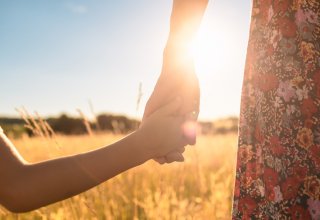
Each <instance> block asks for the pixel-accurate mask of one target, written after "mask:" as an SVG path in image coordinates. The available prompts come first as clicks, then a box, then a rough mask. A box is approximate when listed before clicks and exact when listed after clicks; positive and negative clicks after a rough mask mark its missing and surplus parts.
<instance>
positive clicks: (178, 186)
mask: <svg viewBox="0 0 320 220" xmlns="http://www.w3.org/2000/svg"><path fill="white" fill-rule="evenodd" d="M121 137H122V136H121V135H114V134H96V135H93V136H89V135H83V136H59V135H58V136H56V137H55V138H54V139H48V138H44V137H33V138H30V137H23V138H20V139H17V140H13V142H14V144H15V145H16V146H17V148H18V150H19V152H20V153H21V154H22V155H23V157H24V158H25V159H26V160H27V161H30V162H37V161H41V160H46V159H49V158H55V157H58V156H63V155H70V154H75V153H80V152H84V151H87V150H90V149H94V148H97V147H101V146H104V145H107V144H110V143H112V142H114V141H116V140H118V139H120V138H121ZM236 143H237V135H236V134H232V133H230V134H226V135H208V136H200V137H199V138H198V140H197V145H196V146H189V147H187V149H186V152H185V153H184V155H185V159H186V160H185V162H184V163H173V164H169V165H158V164H157V163H155V162H153V161H148V162H147V163H145V164H144V165H142V166H139V167H136V168H133V169H131V170H129V171H127V172H125V173H122V174H120V175H118V176H116V177H115V178H113V179H110V180H109V181H107V182H105V183H103V184H101V185H100V186H98V187H95V188H93V189H91V190H89V191H87V192H85V193H82V194H80V195H78V196H75V197H73V198H71V199H68V200H65V201H62V202H59V203H56V204H53V205H50V206H48V207H44V208H41V209H39V210H36V211H33V212H29V213H24V214H12V213H10V212H8V211H6V210H5V209H4V208H1V207H0V219H1V220H2V219H3V220H4V219H5V220H10V219H66V220H72V219H120V220H121V219H157V220H158V219H160V220H162V219H163V220H166V219H174V220H175V219H204V220H207V219H230V218H231V204H232V202H231V201H232V191H233V182H234V168H235V158H236V149H237V148H236Z"/></svg>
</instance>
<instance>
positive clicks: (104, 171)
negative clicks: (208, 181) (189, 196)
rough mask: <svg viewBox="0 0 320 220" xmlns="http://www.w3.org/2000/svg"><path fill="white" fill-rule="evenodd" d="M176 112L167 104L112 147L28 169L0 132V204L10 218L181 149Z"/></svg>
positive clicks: (176, 106) (175, 103) (175, 105)
mask: <svg viewBox="0 0 320 220" xmlns="http://www.w3.org/2000/svg"><path fill="white" fill-rule="evenodd" d="M179 107H180V102H179V101H171V102H170V103H169V104H168V105H166V106H164V107H163V108H161V109H159V110H158V111H157V112H155V113H154V114H152V115H151V116H150V117H149V118H148V119H147V120H146V121H145V123H144V124H143V126H141V128H139V130H137V131H136V132H133V133H132V134H130V135H128V136H127V137H125V138H123V139H122V140H120V141H118V142H116V143H114V144H111V145H110V146H107V147H103V148H100V149H97V150H94V151H90V152H87V153H83V154H78V155H73V156H68V157H63V158H58V159H54V160H49V161H44V162H40V163H35V164H28V163H26V162H25V161H24V160H23V159H22V157H21V156H19V154H18V152H17V151H16V149H15V147H14V146H13V144H12V143H11V142H10V141H9V139H7V137H6V136H5V135H4V134H3V132H0V176H1V178H0V204H2V205H3V206H4V207H6V208H7V209H9V210H10V211H13V212H26V211H30V210H33V209H37V208H40V207H42V206H45V205H48V204H51V203H54V202H57V201H60V200H63V199H66V198H69V197H71V196H74V195H76V194H79V193H81V192H83V191H86V190H88V189H90V188H92V187H94V186H96V185H98V184H100V183H102V182H104V181H106V180H108V179H110V178H112V177H114V176H116V175H117V174H119V173H121V172H123V171H126V170H128V169H130V168H132V167H135V166H138V165H140V164H143V163H144V162H146V161H147V160H149V159H151V158H153V157H159V156H163V155H165V154H167V153H168V152H170V151H172V150H174V149H175V148H177V147H182V146H184V145H185V144H186V143H185V140H184V139H183V136H182V133H181V123H182V119H181V118H179V117H173V115H174V114H176V112H177V111H178V109H179Z"/></svg>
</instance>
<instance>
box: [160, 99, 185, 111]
mask: <svg viewBox="0 0 320 220" xmlns="http://www.w3.org/2000/svg"><path fill="white" fill-rule="evenodd" d="M181 103H182V99H181V97H177V98H175V99H173V100H171V101H170V102H169V103H168V104H166V105H164V106H163V107H162V108H160V109H159V112H161V114H164V115H174V114H176V113H177V112H178V111H179V109H180V107H181Z"/></svg>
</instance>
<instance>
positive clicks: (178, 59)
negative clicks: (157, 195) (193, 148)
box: [142, 0, 208, 164]
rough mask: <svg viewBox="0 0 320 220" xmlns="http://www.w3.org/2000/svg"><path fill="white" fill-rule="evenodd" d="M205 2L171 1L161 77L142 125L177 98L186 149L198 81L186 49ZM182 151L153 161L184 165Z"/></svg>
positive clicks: (194, 130) (197, 98)
mask: <svg viewBox="0 0 320 220" xmlns="http://www.w3.org/2000/svg"><path fill="white" fill-rule="evenodd" d="M207 3H208V0H174V1H173V8H172V13H171V19H170V33H169V37H168V41H167V44H166V47H165V49H164V53H163V64H162V70H161V74H160V77H159V79H158V81H157V84H156V86H155V88H154V91H153V93H152V95H151V96H150V98H149V100H148V102H147V105H146V108H145V112H144V116H143V120H142V124H143V123H144V121H145V119H146V118H147V117H148V116H150V115H151V114H152V113H153V112H155V111H156V110H157V109H159V108H160V107H162V106H164V105H166V104H168V103H169V102H170V101H172V100H174V99H175V98H176V97H180V98H181V101H182V104H181V107H180V109H179V111H178V113H177V114H178V115H177V116H179V117H181V116H182V117H183V118H184V123H183V125H182V128H181V129H182V134H183V136H184V138H185V140H186V143H187V144H189V145H194V144H195V143H196V133H197V122H196V121H197V118H198V114H199V105H200V89H199V81H198V78H197V76H196V73H195V67H194V61H193V57H192V54H191V53H190V51H189V49H190V46H191V43H192V41H193V39H194V37H195V35H196V32H197V30H198V28H199V26H200V22H201V19H202V16H203V14H204V11H205V9H206V6H207ZM183 152H184V147H178V148H177V149H175V150H173V151H171V152H169V153H168V154H167V155H165V156H162V157H158V158H154V160H155V161H157V162H158V163H160V164H163V163H171V162H174V161H184V157H183V155H182V153H183Z"/></svg>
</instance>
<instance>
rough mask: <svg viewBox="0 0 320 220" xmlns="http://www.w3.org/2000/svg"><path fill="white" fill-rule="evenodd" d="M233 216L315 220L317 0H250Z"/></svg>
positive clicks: (318, 212)
mask: <svg viewBox="0 0 320 220" xmlns="http://www.w3.org/2000/svg"><path fill="white" fill-rule="evenodd" d="M252 4H253V8H252V15H251V16H252V19H251V28H250V38H249V45H248V51H247V60H246V68H245V74H244V81H243V90H242V99H241V114H240V130H239V132H240V133H239V148H238V156H237V167H236V182H235V191H234V201H233V213H232V215H233V219H303V220H307V219H316V220H320V0H253V2H252Z"/></svg>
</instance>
